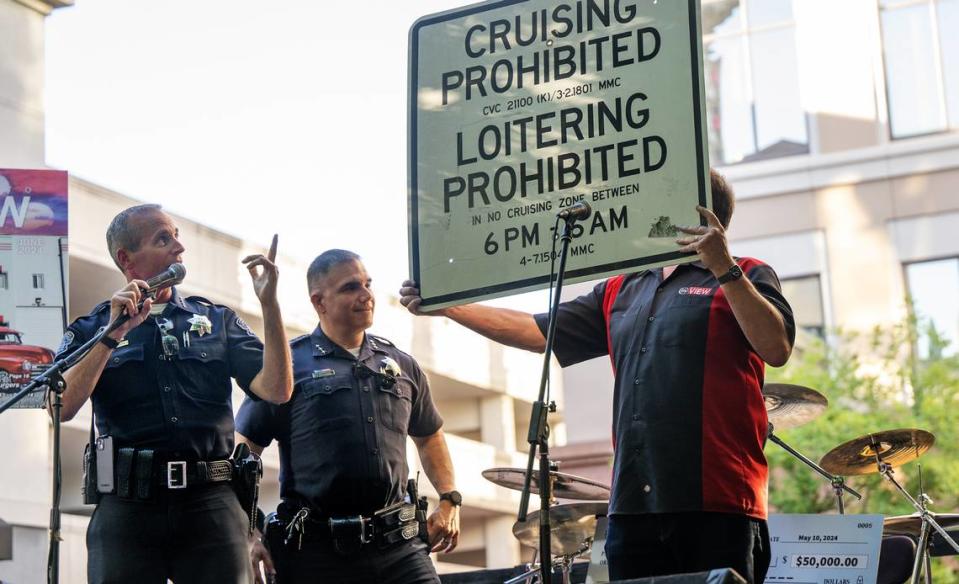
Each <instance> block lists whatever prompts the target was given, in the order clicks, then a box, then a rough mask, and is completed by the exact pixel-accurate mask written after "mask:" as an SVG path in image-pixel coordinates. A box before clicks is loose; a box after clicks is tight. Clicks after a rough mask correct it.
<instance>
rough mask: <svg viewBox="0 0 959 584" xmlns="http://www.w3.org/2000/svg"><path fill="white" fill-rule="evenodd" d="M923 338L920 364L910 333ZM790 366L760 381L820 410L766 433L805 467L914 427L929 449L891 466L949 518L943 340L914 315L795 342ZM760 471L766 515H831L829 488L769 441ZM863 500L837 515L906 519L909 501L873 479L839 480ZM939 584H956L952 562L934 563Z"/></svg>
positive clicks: (954, 446) (952, 428) (950, 379)
mask: <svg viewBox="0 0 959 584" xmlns="http://www.w3.org/2000/svg"><path fill="white" fill-rule="evenodd" d="M920 334H923V335H924V336H925V338H926V339H927V340H928V344H929V350H928V355H929V356H928V358H926V359H920V358H918V357H917V356H916V353H915V350H914V347H915V346H916V341H917V339H918V338H919V335H920ZM803 345H804V346H803V347H802V348H801V349H797V351H796V352H795V353H794V355H793V357H792V359H791V360H790V362H789V363H788V364H787V365H786V366H785V367H783V368H781V369H770V370H769V371H768V373H767V383H771V382H781V383H793V384H797V385H803V386H806V387H810V388H813V389H816V390H818V391H819V392H821V393H822V394H824V395H825V396H826V397H827V398H828V400H829V407H828V408H827V410H826V413H825V414H823V415H822V416H821V417H819V418H818V419H816V420H815V421H813V422H811V423H809V424H806V425H805V426H803V427H800V428H794V429H790V430H784V431H778V430H777V431H776V435H777V436H779V437H780V438H781V439H783V440H785V441H786V443H788V444H789V445H790V446H792V447H793V448H795V449H796V450H798V451H800V452H802V453H803V454H805V455H806V456H807V457H809V458H811V459H812V460H815V461H817V462H818V461H819V460H820V459H821V458H822V457H823V456H824V455H825V454H826V453H827V452H829V451H830V450H831V449H832V448H834V447H836V446H838V445H840V444H842V443H844V442H846V441H848V440H851V439H853V438H856V437H859V436H862V435H864V434H868V433H870V432H877V431H882V430H892V429H897V428H919V429H922V430H926V431H929V432H932V433H933V434H934V435H935V437H936V442H935V445H934V446H933V447H932V449H931V450H930V451H929V452H927V453H926V454H925V455H924V456H922V457H921V458H920V459H919V460H917V461H914V462H910V463H908V464H906V465H904V466H902V467H900V468H898V469H896V473H895V476H896V480H898V481H899V482H900V483H901V484H902V485H903V486H904V487H905V488H906V489H907V490H908V491H909V492H910V493H911V494H913V496H916V495H917V494H918V492H919V482H920V470H921V479H922V487H923V489H924V490H925V492H926V493H928V494H929V496H931V498H932V500H933V501H934V504H933V505H931V507H930V508H931V509H932V510H933V511H936V512H939V513H951V512H957V511H959V440H957V438H959V356H957V355H953V356H944V354H945V352H944V349H945V348H946V346H947V342H946V340H944V339H943V337H942V336H941V335H939V334H937V333H936V331H935V329H934V328H933V327H932V326H931V325H929V324H928V323H924V322H921V321H918V320H917V319H916V318H915V317H914V316H912V317H909V318H908V319H907V320H905V321H904V322H902V323H900V324H897V325H894V326H885V327H876V328H875V329H873V330H872V331H870V332H869V333H851V332H846V331H841V330H840V331H836V332H835V333H834V334H833V335H832V338H831V340H830V342H829V343H828V344H826V343H824V342H822V341H820V340H819V339H812V340H809V341H808V342H805V343H803ZM766 455H767V457H768V459H769V465H770V484H769V497H770V507H771V510H772V511H773V512H779V513H823V512H836V510H837V505H836V498H835V494H834V491H833V490H832V488H831V486H830V485H829V484H828V483H827V482H826V481H825V480H824V479H823V478H822V477H820V476H819V475H818V474H816V473H815V472H813V471H812V470H811V469H809V468H808V467H806V466H805V465H804V464H803V463H802V462H800V461H799V460H797V459H795V458H794V457H792V456H791V455H789V454H788V453H787V452H786V451H784V450H783V449H782V448H780V447H779V446H777V445H776V444H773V443H771V442H770V443H768V444H767V446H766ZM847 484H848V485H849V486H851V487H852V488H853V489H856V490H857V491H859V492H860V493H861V494H862V495H863V499H862V501H861V502H857V501H856V500H855V499H853V498H851V497H849V496H846V498H845V501H846V512H847V513H880V514H883V515H886V516H893V515H907V514H911V513H913V512H914V509H913V507H912V506H911V505H910V504H909V502H908V501H907V500H906V499H905V498H904V497H903V496H902V495H901V494H900V493H898V492H897V491H896V490H895V488H894V487H893V485H891V484H889V483H888V482H887V481H885V480H884V479H883V478H882V477H880V476H879V475H878V474H869V475H864V476H854V477H848V479H847ZM936 563H937V567H936V569H935V575H936V576H938V577H940V580H939V581H951V582H959V571H957V570H956V566H957V563H956V562H954V561H946V562H936Z"/></svg>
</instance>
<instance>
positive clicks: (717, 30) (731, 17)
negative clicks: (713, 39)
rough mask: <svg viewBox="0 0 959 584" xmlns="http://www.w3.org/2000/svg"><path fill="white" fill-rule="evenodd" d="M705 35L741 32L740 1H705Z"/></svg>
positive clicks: (703, 17)
mask: <svg viewBox="0 0 959 584" xmlns="http://www.w3.org/2000/svg"><path fill="white" fill-rule="evenodd" d="M702 19H703V35H704V36H706V35H711V34H727V33H735V32H741V31H742V29H743V25H742V17H741V16H740V13H739V0H712V1H709V0H705V1H704V2H703V4H702Z"/></svg>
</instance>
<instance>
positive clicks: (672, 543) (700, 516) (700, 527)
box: [606, 513, 770, 584]
mask: <svg viewBox="0 0 959 584" xmlns="http://www.w3.org/2000/svg"><path fill="white" fill-rule="evenodd" d="M769 560H770V555H769V531H768V529H767V527H766V522H765V521H759V520H757V519H751V518H749V517H745V516H742V515H732V514H726V513H663V514H651V515H614V516H611V517H610V518H609V524H608V527H607V528H606V561H607V562H608V564H609V579H610V580H626V579H629V578H645V577H648V576H662V575H666V574H684V573H689V572H704V571H707V570H715V569H718V568H732V569H734V570H736V572H737V573H739V575H740V576H742V577H743V578H745V579H746V581H747V582H750V583H751V584H752V583H756V584H762V582H763V580H764V579H765V577H766V570H767V569H768V568H769Z"/></svg>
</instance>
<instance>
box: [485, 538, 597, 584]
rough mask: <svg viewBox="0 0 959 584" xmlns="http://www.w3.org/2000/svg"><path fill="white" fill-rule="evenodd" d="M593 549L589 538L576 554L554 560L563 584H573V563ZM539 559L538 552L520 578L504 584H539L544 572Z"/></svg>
mask: <svg viewBox="0 0 959 584" xmlns="http://www.w3.org/2000/svg"><path fill="white" fill-rule="evenodd" d="M592 547H593V538H591V537H590V538H587V539H586V541H584V542H583V545H581V546H580V547H579V549H578V550H576V551H575V552H573V553H571V554H566V555H564V556H558V557H556V558H554V559H553V564H552V567H553V569H556V568H559V569H560V573H561V577H562V582H563V584H571V583H572V580H571V577H570V571H571V570H572V565H573V561H574V560H575V559H576V558H578V557H579V556H580V555H581V554H584V553H586V552H588V551H590V550H591V549H592ZM537 557H538V552H537V556H533V563H531V564H526V568H527V571H526V572H524V573H522V574H520V575H519V576H514V577H513V578H510V579H509V580H506V581H505V582H503V584H520V582H523V583H524V584H533V583H534V582H537V581H538V579H539V578H540V577H541V576H540V572H541V570H542V566H541V565H540V564H539V563H538V562H537V561H536V558H537Z"/></svg>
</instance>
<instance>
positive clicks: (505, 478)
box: [483, 468, 609, 501]
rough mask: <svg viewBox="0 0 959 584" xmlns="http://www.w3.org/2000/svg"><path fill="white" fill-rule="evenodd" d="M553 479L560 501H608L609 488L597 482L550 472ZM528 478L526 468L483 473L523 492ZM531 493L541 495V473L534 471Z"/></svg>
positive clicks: (502, 485) (556, 495) (500, 483)
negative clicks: (524, 482) (525, 478)
mask: <svg viewBox="0 0 959 584" xmlns="http://www.w3.org/2000/svg"><path fill="white" fill-rule="evenodd" d="M549 475H550V477H552V479H553V496H554V497H556V498H558V499H578V500H581V501H608V500H609V486H607V485H604V484H602V483H597V482H596V481H593V480H590V479H587V478H583V477H578V476H576V475H571V474H565V473H561V472H556V471H550V473H549ZM525 476H526V469H524V468H488V469H486V470H484V471H483V477H485V478H486V480H488V481H490V482H492V483H496V484H497V485H499V486H501V487H506V488H507V489H513V490H514V491H522V490H523V478H524V477H525ZM530 492H531V493H536V494H538V493H539V471H538V470H535V469H534V470H533V480H532V481H530Z"/></svg>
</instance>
